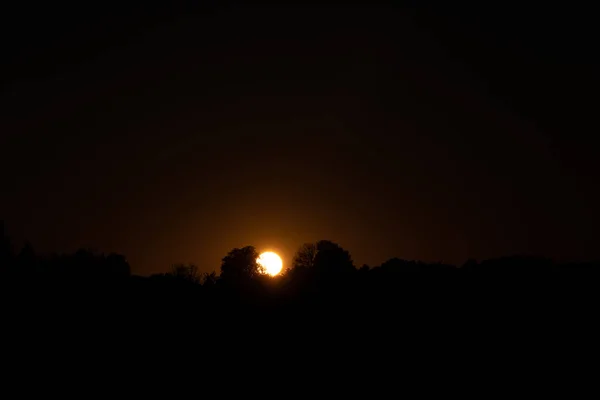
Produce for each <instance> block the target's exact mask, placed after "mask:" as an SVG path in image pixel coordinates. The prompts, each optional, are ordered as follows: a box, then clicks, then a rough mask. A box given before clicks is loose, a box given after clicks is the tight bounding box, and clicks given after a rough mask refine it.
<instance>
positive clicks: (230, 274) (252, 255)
mask: <svg viewBox="0 0 600 400" xmlns="http://www.w3.org/2000/svg"><path fill="white" fill-rule="evenodd" d="M257 259H258V252H257V251H256V249H255V248H254V246H246V247H242V248H241V249H238V248H235V249H233V250H231V251H230V252H229V253H228V254H227V255H226V256H225V257H224V258H223V260H222V263H221V279H222V280H223V281H231V282H233V281H244V280H248V279H252V278H255V277H257V276H258V275H260V266H259V265H258V263H257V261H256V260H257Z"/></svg>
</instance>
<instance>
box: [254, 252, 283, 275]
mask: <svg viewBox="0 0 600 400" xmlns="http://www.w3.org/2000/svg"><path fill="white" fill-rule="evenodd" d="M256 262H258V265H260V266H261V267H262V268H263V270H264V272H265V273H266V274H269V275H271V276H275V275H277V274H278V273H280V272H281V268H282V267H283V261H281V257H279V256H278V255H277V254H276V253H273V252H272V251H266V252H264V253H262V254H261V255H260V256H259V257H258V259H257V260H256Z"/></svg>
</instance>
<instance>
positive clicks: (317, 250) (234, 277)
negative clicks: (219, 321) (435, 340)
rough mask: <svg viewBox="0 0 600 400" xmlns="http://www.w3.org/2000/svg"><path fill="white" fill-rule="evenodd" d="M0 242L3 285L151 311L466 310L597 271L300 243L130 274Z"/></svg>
mask: <svg viewBox="0 0 600 400" xmlns="http://www.w3.org/2000/svg"><path fill="white" fill-rule="evenodd" d="M1 246H2V247H1V249H0V263H1V264H0V274H1V275H0V276H1V278H0V279H1V280H2V285H3V288H4V289H15V288H19V289H20V290H22V291H23V290H25V291H26V290H28V289H29V290H30V291H31V292H34V293H37V294H39V293H44V294H45V295H49V293H54V294H55V295H57V296H58V295H60V294H61V293H71V292H76V291H79V292H81V294H82V295H83V296H87V297H88V298H91V297H92V296H100V297H102V296H105V297H106V296H109V295H110V296H115V297H116V296H121V297H127V296H128V295H132V296H133V295H135V297H136V298H138V299H144V301H146V302H147V304H155V305H156V306H157V307H158V306H159V303H160V301H161V300H164V301H165V302H169V301H171V302H172V301H181V300H182V299H183V298H185V304H186V305H192V306H194V307H200V308H202V307H204V306H206V307H205V308H206V309H210V310H216V309H222V308H223V307H229V309H244V310H247V309H248V308H249V307H252V308H253V309H255V310H272V309H280V308H282V307H287V308H289V309H299V308H305V309H310V308H319V307H321V306H323V305H325V304H329V305H330V304H334V303H337V304H338V305H340V306H343V307H340V308H339V310H340V311H341V310H342V309H345V310H353V311H356V310H357V309H359V308H361V307H372V306H373V305H377V307H378V308H382V307H383V306H390V305H392V306H393V305H397V304H401V305H406V304H409V303H410V304H415V302H417V303H418V304H420V305H421V306H423V305H426V304H428V303H436V302H437V303H438V304H439V305H440V306H447V305H448V304H453V305H458V304H459V303H460V304H461V305H462V306H463V307H469V306H473V304H475V303H476V302H475V301H474V299H477V301H482V300H487V301H506V302H508V301H514V300H516V299H520V300H524V299H527V298H532V297H536V296H538V297H539V296H543V295H546V296H547V295H550V294H563V295H566V294H567V293H568V294H569V295H570V296H578V297H580V296H583V295H586V294H588V295H591V294H593V293H595V292H596V290H595V289H596V286H597V283H598V276H599V273H600V264H599V263H597V262H587V263H556V262H554V261H553V260H551V259H549V258H543V257H534V256H511V257H503V258H495V259H489V260H483V261H479V262H478V261H476V260H468V261H467V262H465V263H464V264H463V265H459V266H456V265H450V264H445V263H426V262H420V261H414V260H403V259H400V258H392V259H390V260H388V261H386V262H384V263H382V264H381V265H379V266H374V267H369V266H367V265H363V266H361V267H360V268H357V267H356V266H355V265H354V261H353V260H352V257H351V255H350V253H349V252H348V251H347V250H345V249H344V248H342V247H341V246H339V245H338V244H336V243H334V242H332V241H328V240H320V241H318V242H315V243H306V244H303V245H302V246H300V248H299V249H298V251H297V252H296V254H295V256H294V258H293V260H292V264H291V265H290V266H289V267H288V268H286V269H284V270H283V271H282V272H281V273H280V274H279V275H277V276H275V277H271V276H268V275H266V274H264V273H262V271H261V267H260V266H259V264H258V263H257V261H256V260H257V258H258V253H257V250H256V249H255V248H254V247H252V246H247V247H243V248H236V249H232V250H231V251H230V252H229V253H228V254H226V255H225V257H224V258H223V259H222V262H221V265H220V268H219V272H217V271H216V270H215V271H213V272H211V273H206V272H203V273H202V272H200V269H199V268H198V266H196V265H193V264H176V265H173V266H172V268H171V269H170V271H168V272H166V273H161V274H154V275H151V276H149V277H142V276H136V275H132V274H131V268H130V266H129V264H128V262H127V260H126V258H125V256H123V255H120V254H108V255H106V254H102V253H95V252H93V251H91V250H86V249H81V250H78V251H77V252H75V253H74V254H53V255H49V256H41V255H38V254H36V252H35V251H34V248H33V247H32V246H31V245H30V244H26V245H25V246H23V248H21V249H20V250H16V249H15V248H14V246H13V245H12V243H11V240H10V238H9V237H8V236H7V235H6V234H5V232H4V227H3V226H2V244H1ZM180 304H181V303H180ZM180 308H182V306H180ZM183 308H185V307H183Z"/></svg>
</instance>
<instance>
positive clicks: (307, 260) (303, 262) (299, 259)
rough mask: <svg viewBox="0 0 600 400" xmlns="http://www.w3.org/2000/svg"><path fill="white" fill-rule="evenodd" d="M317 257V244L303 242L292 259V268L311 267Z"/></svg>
mask: <svg viewBox="0 0 600 400" xmlns="http://www.w3.org/2000/svg"><path fill="white" fill-rule="evenodd" d="M316 257H317V245H316V244H314V243H304V244H303V245H302V246H300V248H299V249H298V251H296V254H295V255H294V259H293V260H292V267H293V268H313V267H314V266H315V259H316Z"/></svg>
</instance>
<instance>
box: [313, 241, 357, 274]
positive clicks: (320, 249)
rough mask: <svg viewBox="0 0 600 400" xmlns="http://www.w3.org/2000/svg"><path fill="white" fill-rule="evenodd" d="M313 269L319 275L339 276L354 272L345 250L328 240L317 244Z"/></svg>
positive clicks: (348, 254)
mask: <svg viewBox="0 0 600 400" xmlns="http://www.w3.org/2000/svg"><path fill="white" fill-rule="evenodd" d="M314 263H315V268H316V269H317V270H318V271H319V273H321V274H325V275H340V274H347V273H351V272H354V271H355V270H356V268H355V267H354V262H353V261H352V257H351V256H350V253H349V252H348V251H347V250H344V249H343V248H342V247H341V246H340V245H339V244H337V243H334V242H332V241H329V240H320V241H318V242H317V254H316V256H315V262H314Z"/></svg>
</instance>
